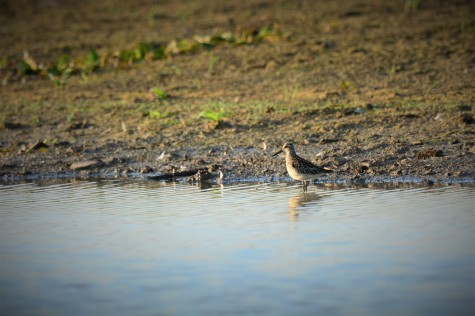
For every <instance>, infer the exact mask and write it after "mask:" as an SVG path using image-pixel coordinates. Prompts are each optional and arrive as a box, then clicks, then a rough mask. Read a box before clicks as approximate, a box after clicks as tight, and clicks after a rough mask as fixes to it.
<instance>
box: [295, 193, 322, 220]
mask: <svg viewBox="0 0 475 316" xmlns="http://www.w3.org/2000/svg"><path fill="white" fill-rule="evenodd" d="M321 198H322V197H321V196H320V195H318V194H317V193H316V192H311V193H300V194H297V195H296V196H294V197H291V198H290V199H289V219H290V220H291V221H295V220H298V217H299V210H300V209H301V208H302V207H305V206H306V205H307V203H309V202H312V201H317V200H319V199H321Z"/></svg>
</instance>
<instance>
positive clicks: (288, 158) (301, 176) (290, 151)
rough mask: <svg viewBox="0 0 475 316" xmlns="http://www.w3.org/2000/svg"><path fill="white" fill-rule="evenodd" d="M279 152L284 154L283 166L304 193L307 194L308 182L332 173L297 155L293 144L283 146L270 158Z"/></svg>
mask: <svg viewBox="0 0 475 316" xmlns="http://www.w3.org/2000/svg"><path fill="white" fill-rule="evenodd" d="M281 152H285V166H286V167H287V172H288V173H289V175H290V176H291V177H292V178H294V179H295V180H298V181H302V183H303V191H304V192H307V181H308V180H315V179H317V178H318V177H319V176H321V175H323V174H325V173H330V172H332V171H331V170H328V169H325V168H323V167H319V166H316V165H314V164H313V163H311V162H310V161H308V160H306V159H303V158H302V157H300V156H299V155H297V153H296V152H295V148H294V145H293V144H290V143H286V144H284V146H282V149H281V150H279V151H278V152H276V153H275V154H273V155H272V157H275V156H277V155H278V154H280V153H281Z"/></svg>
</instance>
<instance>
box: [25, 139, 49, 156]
mask: <svg viewBox="0 0 475 316" xmlns="http://www.w3.org/2000/svg"><path fill="white" fill-rule="evenodd" d="M42 148H48V145H46V144H45V143H43V142H42V141H38V142H36V143H35V144H33V146H31V147H30V148H28V150H27V151H26V152H28V153H29V152H32V151H35V150H38V149H42Z"/></svg>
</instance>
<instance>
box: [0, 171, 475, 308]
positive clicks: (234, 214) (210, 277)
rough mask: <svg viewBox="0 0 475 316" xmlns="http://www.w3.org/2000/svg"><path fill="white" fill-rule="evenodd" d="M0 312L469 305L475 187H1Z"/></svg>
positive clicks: (474, 293)
mask: <svg viewBox="0 0 475 316" xmlns="http://www.w3.org/2000/svg"><path fill="white" fill-rule="evenodd" d="M0 201H1V211H0V216H1V218H0V220H1V221H0V223H1V244H0V247H1V249H0V250H1V253H0V254H1V270H0V272H1V279H0V312H1V314H2V315H13V314H15V315H22V314H23V315H32V314H34V315H41V314H44V315H111V314H120V315H195V314H205V315H243V314H247V315H250V314H264V315H349V314H351V315H371V314H373V315H374V314H384V315H473V314H474V312H475V305H474V302H475V211H474V203H475V186H473V185H452V186H443V187H430V188H429V187H412V188H397V187H395V188H391V189H384V188H379V189H378V188H371V189H369V188H362V187H336V188H329V187H323V186H319V187H312V188H310V189H309V193H308V194H306V195H303V194H302V193H301V187H300V186H297V185H293V184H292V185H289V184H285V183H281V184H276V183H273V184H269V183H266V184H249V183H246V184H237V185H236V184H234V185H225V186H224V187H223V186H219V185H215V186H212V187H210V188H207V189H199V188H198V187H196V186H190V185H184V184H176V183H175V184H174V183H161V182H153V181H115V180H107V181H105V180H102V181H77V180H69V181H62V182H61V181H51V182H47V183H41V182H34V183H26V184H18V185H8V186H7V185H4V186H0Z"/></svg>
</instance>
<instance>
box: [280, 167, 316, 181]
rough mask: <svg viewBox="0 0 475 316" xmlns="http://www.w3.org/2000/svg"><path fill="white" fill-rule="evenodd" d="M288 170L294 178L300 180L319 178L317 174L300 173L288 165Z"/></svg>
mask: <svg viewBox="0 0 475 316" xmlns="http://www.w3.org/2000/svg"><path fill="white" fill-rule="evenodd" d="M287 172H288V173H289V175H290V176H291V177H292V178H293V179H295V180H299V181H307V180H315V179H316V178H317V175H315V174H302V173H298V172H296V171H295V169H294V168H289V167H287Z"/></svg>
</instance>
